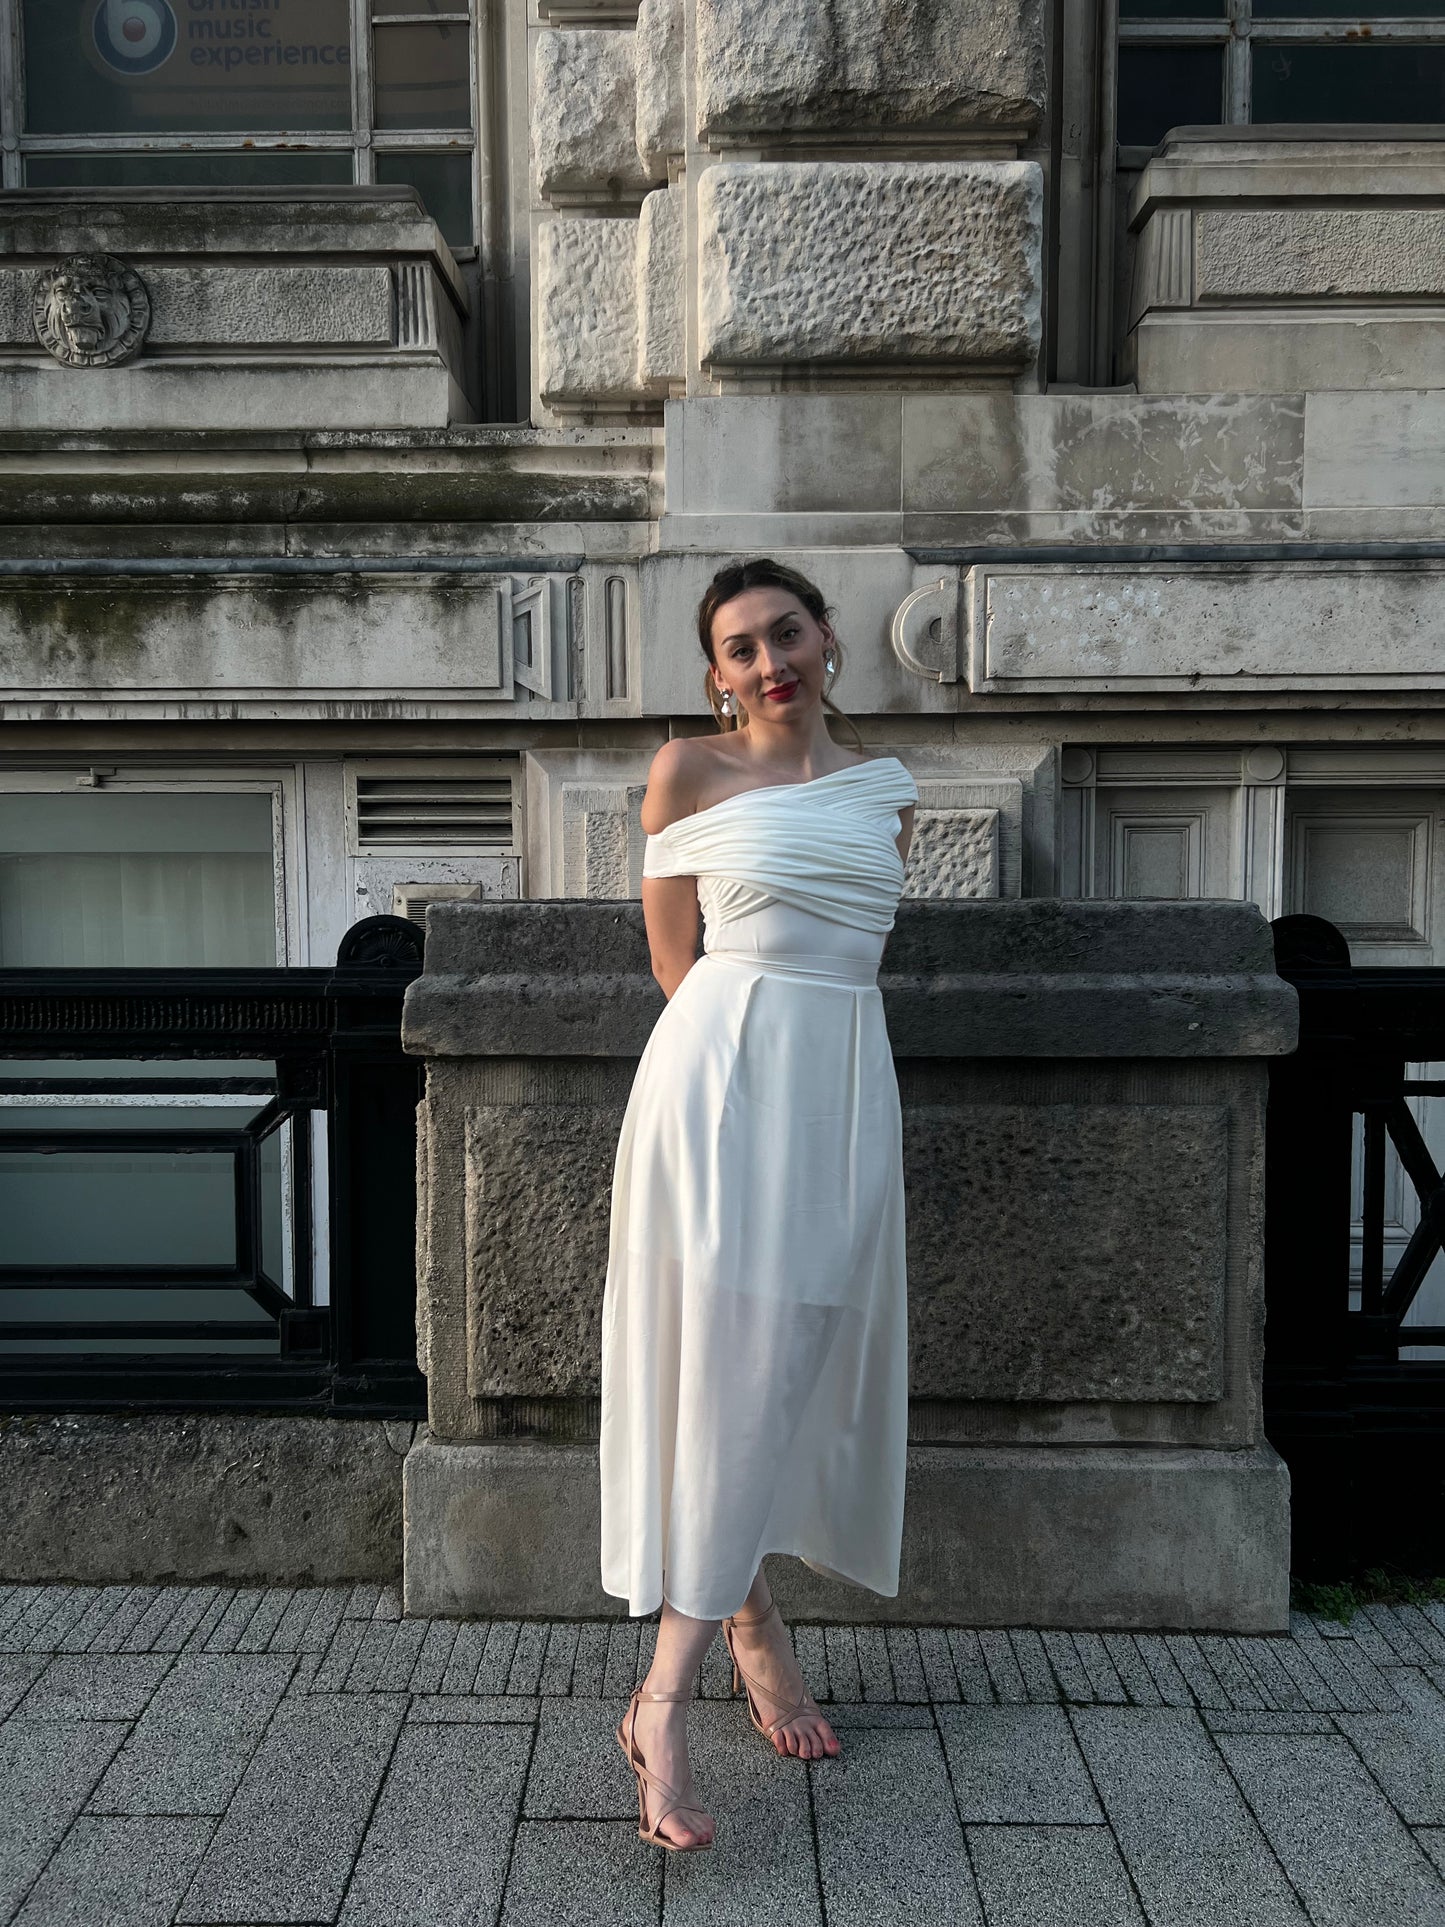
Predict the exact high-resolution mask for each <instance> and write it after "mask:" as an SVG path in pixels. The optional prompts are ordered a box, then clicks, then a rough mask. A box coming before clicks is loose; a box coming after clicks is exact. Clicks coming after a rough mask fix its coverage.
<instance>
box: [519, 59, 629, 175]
mask: <svg viewBox="0 0 1445 1927" xmlns="http://www.w3.org/2000/svg"><path fill="white" fill-rule="evenodd" d="M632 49H633V36H632V35H631V34H629V33H611V32H608V33H601V32H596V31H589V30H586V29H584V30H582V31H579V32H564V31H558V30H555V29H546V30H544V31H543V32H541V33H539V34H538V36H537V42H536V51H535V54H534V56H533V67H532V165H533V169H534V171H535V175H536V182H537V191H538V193H539V194H541V196H542V197H543V199H544V200H547V201H550V202H551V203H552V204H553V205H554V206H558V207H562V206H567V205H570V204H575V203H578V202H583V203H586V202H593V201H617V200H622V201H626V200H636V199H639V198H640V197H641V196H642V195H643V194H644V193H645V192H646V190H647V185H648V176H647V173H646V171H645V170H644V168H643V165H642V161H641V159H640V158H639V156H638V152H637V141H636V123H637V82H636V68H635V64H634V61H633V52H632Z"/></svg>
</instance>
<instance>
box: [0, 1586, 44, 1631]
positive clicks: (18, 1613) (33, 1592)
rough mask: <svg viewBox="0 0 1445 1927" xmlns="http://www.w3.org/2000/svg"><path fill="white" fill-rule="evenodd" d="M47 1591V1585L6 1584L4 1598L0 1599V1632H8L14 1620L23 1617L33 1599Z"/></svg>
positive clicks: (33, 1601) (31, 1604)
mask: <svg viewBox="0 0 1445 1927" xmlns="http://www.w3.org/2000/svg"><path fill="white" fill-rule="evenodd" d="M48 1591H49V1587H47V1586H7V1587H6V1590H5V1598H4V1600H3V1601H0V1634H3V1633H6V1632H8V1631H9V1629H10V1627H11V1626H13V1625H14V1623H15V1621H16V1620H17V1619H20V1618H21V1617H23V1615H24V1614H25V1613H27V1612H28V1611H29V1610H30V1608H31V1606H33V1605H34V1603H35V1601H36V1600H37V1599H39V1598H40V1597H42V1595H43V1594H45V1593H46V1592H48Z"/></svg>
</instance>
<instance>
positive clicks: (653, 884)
mask: <svg viewBox="0 0 1445 1927" xmlns="http://www.w3.org/2000/svg"><path fill="white" fill-rule="evenodd" d="M689 748H690V745H689V744H688V743H687V742H686V740H685V739H683V738H674V739H673V741H671V742H669V743H664V744H663V746H662V748H661V749H660V750H659V751H658V752H657V754H656V756H654V757H653V759H652V768H651V769H650V770H649V771H648V776H647V793H646V794H645V795H644V797H643V799H642V827H643V829H644V830H645V831H646V832H647V834H648V835H649V836H656V835H657V833H658V832H659V831H660V830H665V829H666V828H667V826H668V824H669V823H675V822H677V820H678V818H679V817H683V816H690V815H691V814H692V811H693V808H694V806H695V803H696V778H695V773H694V770H693V767H692V758H691V757H690V756H689V754H688V750H689ZM693 754H694V755H695V754H696V752H695V751H694V752H693ZM642 915H643V920H644V922H645V923H646V925H647V942H648V947H649V949H650V950H651V953H652V974H653V976H654V977H655V978H656V979H657V981H658V983H660V984H661V985H662V990H663V995H664V996H665V997H668V998H671V996H672V994H673V992H674V991H675V990H676V989H677V987H678V985H679V984H680V983H681V982H682V980H683V978H684V977H685V976H686V975H687V973H688V971H689V970H691V969H692V967H693V965H694V963H696V961H697V938H698V929H699V925H700V922H701V918H702V909H701V906H700V905H699V903H698V900H697V879H696V877H644V878H643V879H642Z"/></svg>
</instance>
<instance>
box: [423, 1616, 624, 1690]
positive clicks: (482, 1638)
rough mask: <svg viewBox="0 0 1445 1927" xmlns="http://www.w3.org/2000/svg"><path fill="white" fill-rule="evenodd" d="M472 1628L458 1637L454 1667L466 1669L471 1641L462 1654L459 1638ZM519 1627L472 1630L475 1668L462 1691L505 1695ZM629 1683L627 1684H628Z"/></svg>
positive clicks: (499, 1624) (510, 1624)
mask: <svg viewBox="0 0 1445 1927" xmlns="http://www.w3.org/2000/svg"><path fill="white" fill-rule="evenodd" d="M473 1630H474V1629H473V1628H471V1627H466V1626H464V1627H463V1628H462V1632H461V1633H460V1634H458V1636H457V1645H456V1651H455V1652H454V1653H453V1654H452V1661H453V1664H454V1665H455V1664H457V1663H458V1661H460V1664H461V1666H462V1667H463V1668H465V1666H466V1663H467V1660H468V1659H470V1657H471V1649H472V1645H473V1642H472V1641H471V1640H470V1639H468V1640H467V1650H466V1652H465V1653H463V1651H462V1639H463V1636H464V1635H465V1634H467V1633H470V1632H471V1631H473ZM521 1630H522V1628H521V1626H520V1625H519V1624H518V1623H517V1622H516V1620H505V1621H498V1622H497V1623H496V1624H492V1625H483V1626H479V1627H477V1628H475V1631H476V1633H477V1635H478V1638H477V1640H476V1665H475V1666H473V1668H472V1684H471V1685H470V1686H469V1687H467V1688H466V1689H465V1690H466V1691H467V1692H472V1693H505V1692H506V1690H507V1675H508V1673H510V1672H511V1670H512V1658H513V1655H514V1654H515V1653H516V1650H517V1635H518V1634H519V1633H520V1632H521ZM629 1684H630V1682H629Z"/></svg>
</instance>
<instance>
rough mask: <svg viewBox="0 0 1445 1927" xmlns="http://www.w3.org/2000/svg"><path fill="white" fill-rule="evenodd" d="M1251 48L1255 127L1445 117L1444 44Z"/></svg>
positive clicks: (1252, 115)
mask: <svg viewBox="0 0 1445 1927" xmlns="http://www.w3.org/2000/svg"><path fill="white" fill-rule="evenodd" d="M1253 51H1254V94H1253V105H1252V108H1251V113H1250V118H1251V120H1253V121H1255V122H1257V123H1264V122H1269V121H1331V120H1334V121H1400V122H1409V121H1439V120H1445V47H1388V46H1381V45H1379V44H1378V43H1377V44H1375V45H1370V44H1368V43H1365V42H1361V41H1348V42H1345V43H1344V44H1336V45H1334V46H1330V47H1307V46H1300V45H1299V43H1298V42H1295V41H1292V42H1290V44H1289V45H1288V46H1274V47H1270V46H1259V45H1256V47H1255V48H1254V50H1253ZM1121 138H1122V137H1121Z"/></svg>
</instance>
